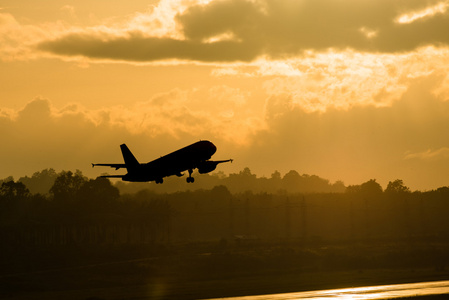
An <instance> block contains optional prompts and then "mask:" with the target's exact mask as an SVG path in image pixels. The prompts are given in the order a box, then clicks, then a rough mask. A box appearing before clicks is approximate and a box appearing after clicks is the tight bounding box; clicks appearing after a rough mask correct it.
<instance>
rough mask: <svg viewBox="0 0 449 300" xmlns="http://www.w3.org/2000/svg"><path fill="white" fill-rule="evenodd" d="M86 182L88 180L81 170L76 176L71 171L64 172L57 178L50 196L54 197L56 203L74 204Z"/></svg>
mask: <svg viewBox="0 0 449 300" xmlns="http://www.w3.org/2000/svg"><path fill="white" fill-rule="evenodd" d="M86 181H87V178H86V177H84V176H83V174H82V173H81V171H79V170H77V171H76V172H75V174H73V173H72V172H71V171H68V172H65V171H63V172H61V174H60V175H59V176H58V177H57V178H56V180H55V183H54V184H53V186H52V187H51V189H50V194H51V195H53V199H54V200H55V201H68V202H72V201H74V200H75V199H76V196H77V193H78V191H79V190H80V189H81V187H82V186H83V185H84V183H85V182H86Z"/></svg>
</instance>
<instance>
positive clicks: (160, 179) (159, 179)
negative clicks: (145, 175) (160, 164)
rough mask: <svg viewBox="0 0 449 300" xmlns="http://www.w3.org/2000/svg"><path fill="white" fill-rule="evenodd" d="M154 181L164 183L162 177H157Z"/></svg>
mask: <svg viewBox="0 0 449 300" xmlns="http://www.w3.org/2000/svg"><path fill="white" fill-rule="evenodd" d="M155 182H156V183H157V184H159V183H161V184H162V183H164V179H162V178H158V179H156V180H155Z"/></svg>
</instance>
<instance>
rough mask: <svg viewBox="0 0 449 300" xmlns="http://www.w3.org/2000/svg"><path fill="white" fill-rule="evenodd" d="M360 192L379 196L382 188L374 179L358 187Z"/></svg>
mask: <svg viewBox="0 0 449 300" xmlns="http://www.w3.org/2000/svg"><path fill="white" fill-rule="evenodd" d="M360 192H361V193H363V194H365V195H379V194H381V193H382V187H381V186H380V184H379V183H378V182H377V181H376V179H370V180H368V181H367V182H365V183H362V184H361V185H360Z"/></svg>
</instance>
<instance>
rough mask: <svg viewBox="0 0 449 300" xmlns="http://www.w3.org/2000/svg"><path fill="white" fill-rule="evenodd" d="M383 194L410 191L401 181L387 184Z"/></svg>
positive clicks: (397, 180)
mask: <svg viewBox="0 0 449 300" xmlns="http://www.w3.org/2000/svg"><path fill="white" fill-rule="evenodd" d="M385 193H410V189H409V188H408V187H406V186H405V185H404V182H403V181H402V180H401V179H396V180H395V181H393V182H392V181H390V182H388V185H387V188H386V189H385Z"/></svg>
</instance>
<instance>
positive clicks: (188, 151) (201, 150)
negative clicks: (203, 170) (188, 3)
mask: <svg viewBox="0 0 449 300" xmlns="http://www.w3.org/2000/svg"><path fill="white" fill-rule="evenodd" d="M216 151H217V147H216V146H215V145H214V144H213V143H211V142H210V141H199V142H196V143H193V144H191V145H189V146H186V147H184V148H181V149H179V150H176V151H174V152H172V153H170V154H167V155H165V156H162V157H160V158H158V159H155V160H153V161H151V162H148V163H145V164H140V165H138V166H136V167H134V168H128V173H127V174H126V175H124V176H123V180H124V181H140V182H145V181H156V180H158V179H162V178H163V177H167V176H171V175H178V176H181V172H184V171H186V170H192V169H194V168H197V167H198V165H199V164H201V163H202V162H205V161H207V160H209V159H210V158H211V157H212V155H213V154H214V153H215V152H216Z"/></svg>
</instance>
